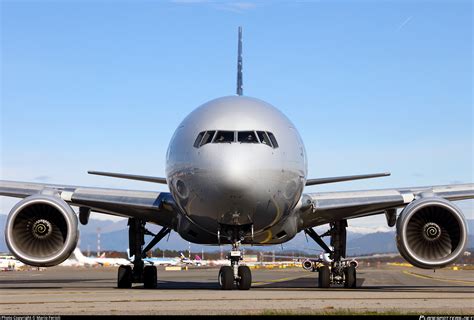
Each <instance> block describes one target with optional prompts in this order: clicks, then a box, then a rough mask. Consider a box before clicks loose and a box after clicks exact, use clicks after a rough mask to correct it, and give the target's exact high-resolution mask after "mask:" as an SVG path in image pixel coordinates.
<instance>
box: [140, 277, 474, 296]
mask: <svg viewBox="0 0 474 320" xmlns="http://www.w3.org/2000/svg"><path fill="white" fill-rule="evenodd" d="M364 280H365V279H364V278H359V279H357V289H348V288H344V287H343V286H338V287H332V288H328V289H321V288H318V287H317V284H318V282H317V281H318V280H317V278H316V279H308V278H307V277H304V278H298V279H292V280H288V281H280V282H276V283H263V284H257V285H253V286H252V290H281V289H285V290H289V291H292V290H298V291H301V290H303V291H304V290H307V291H315V290H324V291H330V290H338V291H354V290H356V291H372V292H373V291H376V292H425V291H426V292H433V290H441V291H443V292H450V293H462V292H466V291H470V290H474V286H457V285H456V286H453V285H432V286H419V285H417V286H406V285H387V286H363V284H364ZM141 287H142V286H139V287H135V288H137V289H138V288H141ZM160 289H165V290H186V289H187V290H190V289H191V290H220V288H219V285H218V284H217V283H216V282H184V281H162V280H159V281H158V288H157V289H155V290H160Z"/></svg>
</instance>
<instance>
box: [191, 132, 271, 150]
mask: <svg viewBox="0 0 474 320" xmlns="http://www.w3.org/2000/svg"><path fill="white" fill-rule="evenodd" d="M236 138H237V139H236ZM236 141H237V142H240V143H261V144H265V145H267V146H269V147H270V148H274V149H275V148H278V142H277V140H276V138H275V136H274V135H273V133H271V132H268V131H251V130H247V131H237V132H236V131H225V130H221V131H215V130H211V131H201V132H200V133H199V134H198V136H197V137H196V140H195V141H194V147H195V148H199V147H202V146H203V145H205V144H208V143H211V142H212V143H233V142H236Z"/></svg>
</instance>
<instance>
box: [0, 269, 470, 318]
mask: <svg viewBox="0 0 474 320" xmlns="http://www.w3.org/2000/svg"><path fill="white" fill-rule="evenodd" d="M116 271H117V269H116V268H113V267H100V268H73V267H54V268H49V269H45V270H43V271H12V272H2V273H0V314H41V315H45V314H81V315H83V314H127V315H130V314H190V315H195V314H280V313H282V314H286V313H302V314H308V313H309V314H313V313H346V312H350V313H352V312H354V313H367V312H380V313H387V312H388V313H392V312H393V313H408V312H409V313H415V314H441V315H445V314H462V315H472V314H474V270H457V271H453V270H451V269H443V270H437V271H436V272H435V273H434V272H433V271H429V270H421V269H417V268H408V267H399V266H383V267H380V268H365V269H359V270H358V286H359V288H357V289H344V288H342V287H341V288H331V289H319V288H317V273H312V272H308V271H305V270H303V269H301V268H288V269H271V270H266V269H256V270H252V275H253V284H252V288H251V289H250V291H239V290H233V291H222V290H219V288H218V284H217V273H218V269H216V268H212V269H190V270H187V271H184V270H183V271H165V270H164V269H163V268H160V269H159V271H158V282H159V284H158V285H159V289H152V290H150V289H148V290H146V289H143V288H142V286H140V285H138V284H137V285H135V286H134V288H132V289H117V288H115V282H116Z"/></svg>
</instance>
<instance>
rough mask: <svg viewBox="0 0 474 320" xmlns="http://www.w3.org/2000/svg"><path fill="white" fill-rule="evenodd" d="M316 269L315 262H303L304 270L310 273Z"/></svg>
mask: <svg viewBox="0 0 474 320" xmlns="http://www.w3.org/2000/svg"><path fill="white" fill-rule="evenodd" d="M313 268H314V262H313V261H311V260H310V259H306V260H305V261H303V269H305V270H308V271H313Z"/></svg>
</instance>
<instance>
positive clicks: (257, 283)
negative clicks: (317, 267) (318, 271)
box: [252, 274, 311, 286]
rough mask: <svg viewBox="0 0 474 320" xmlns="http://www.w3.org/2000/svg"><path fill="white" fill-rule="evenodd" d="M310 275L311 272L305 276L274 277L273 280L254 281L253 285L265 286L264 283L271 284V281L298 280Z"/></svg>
mask: <svg viewBox="0 0 474 320" xmlns="http://www.w3.org/2000/svg"><path fill="white" fill-rule="evenodd" d="M309 276H311V274H308V275H304V276H301V275H300V276H298V277H288V278H280V279H272V280H266V281H258V282H252V286H263V285H266V284H270V283H278V282H284V281H291V280H296V279H299V278H308V277H309Z"/></svg>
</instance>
